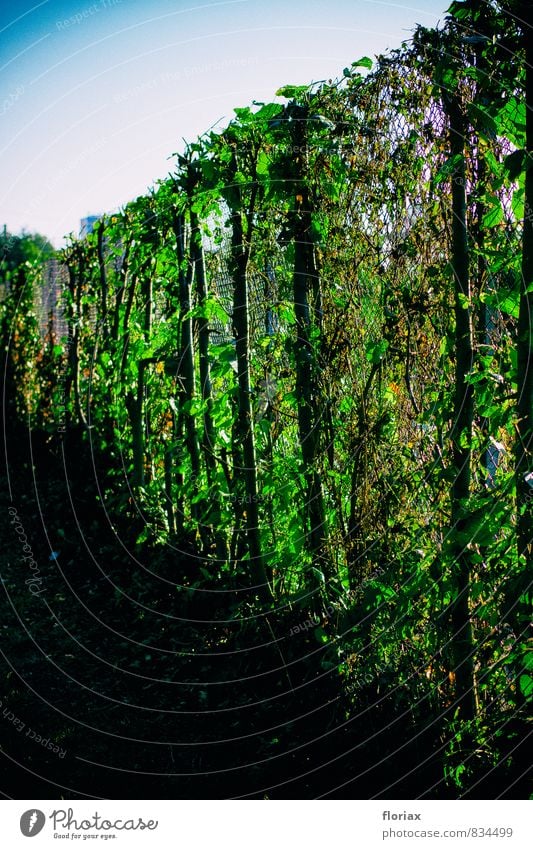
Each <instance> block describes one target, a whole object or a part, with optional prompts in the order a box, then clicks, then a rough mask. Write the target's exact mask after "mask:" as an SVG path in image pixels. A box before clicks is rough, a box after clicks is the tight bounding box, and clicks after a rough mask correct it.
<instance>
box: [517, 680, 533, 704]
mask: <svg viewBox="0 0 533 849" xmlns="http://www.w3.org/2000/svg"><path fill="white" fill-rule="evenodd" d="M520 691H521V693H522V695H523V696H524V698H525V699H528V700H529V699H531V698H532V697H533V678H532V677H531V676H530V675H521V676H520Z"/></svg>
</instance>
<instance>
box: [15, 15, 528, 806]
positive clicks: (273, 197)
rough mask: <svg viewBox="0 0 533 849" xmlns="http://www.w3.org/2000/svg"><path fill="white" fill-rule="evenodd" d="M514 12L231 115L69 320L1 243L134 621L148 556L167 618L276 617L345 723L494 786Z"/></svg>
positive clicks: (507, 611)
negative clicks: (39, 293) (57, 314)
mask: <svg viewBox="0 0 533 849" xmlns="http://www.w3.org/2000/svg"><path fill="white" fill-rule="evenodd" d="M502 7H503V4H497V3H495V2H490V3H489V2H476V0H463V2H454V3H453V4H452V6H451V8H450V15H449V17H448V19H447V21H446V24H445V26H444V27H443V28H442V29H441V30H438V31H437V30H426V29H422V28H419V29H418V30H417V31H416V32H415V34H414V37H413V39H412V40H411V41H410V42H409V43H408V44H405V45H404V46H403V47H402V48H401V49H400V50H398V51H395V52H393V53H391V54H390V55H387V56H384V57H380V58H379V59H378V61H377V62H376V63H375V64H373V63H372V62H371V61H370V60H369V59H368V58H366V57H364V58H362V59H360V60H359V61H357V62H354V63H353V65H352V66H351V67H348V68H345V70H344V73H343V76H342V79H340V80H339V81H335V82H333V81H329V82H324V83H320V84H315V85H311V86H308V87H303V86H286V87H285V88H283V89H281V90H280V91H279V92H278V93H277V95H278V98H277V100H276V101H275V102H272V103H254V104H253V105H252V106H251V107H247V108H238V109H235V117H234V119H233V120H232V121H231V122H230V123H229V125H228V126H227V127H226V128H225V129H224V130H222V131H211V132H209V133H207V134H206V135H205V136H202V137H201V138H200V139H199V140H198V141H196V142H194V143H191V144H189V145H188V146H187V148H186V150H185V151H184V152H183V153H181V154H179V155H177V157H176V169H175V173H173V174H172V175H171V176H170V177H169V178H168V179H167V180H165V181H163V182H161V183H159V184H158V185H157V186H156V187H155V188H154V190H153V191H151V192H150V193H148V194H147V195H146V196H143V197H140V198H137V200H135V201H134V202H132V203H130V204H128V205H127V206H126V207H125V208H124V209H123V210H122V211H121V212H120V213H119V214H116V215H112V216H106V217H104V218H102V219H100V221H99V222H98V224H97V225H96V227H95V230H94V232H93V233H92V234H90V235H89V236H87V237H85V238H83V239H79V240H78V239H72V240H71V242H70V244H69V246H68V247H67V248H66V249H65V250H64V251H62V253H61V256H60V258H59V260H60V263H61V264H62V266H63V268H64V269H66V272H65V274H66V277H65V279H66V284H65V291H64V303H63V308H62V309H63V315H64V320H65V328H66V331H65V334H64V335H63V336H61V334H59V333H58V331H57V330H56V331H55V332H53V333H52V332H51V333H49V334H48V336H47V338H46V339H45V341H44V342H41V341H40V337H39V331H38V327H37V324H36V323H35V322H34V321H33V318H32V312H31V298H32V285H33V286H34V287H38V285H39V268H38V264H37V266H36V265H35V264H34V265H33V266H32V267H33V271H31V270H30V266H28V265H26V264H24V263H22V262H19V263H18V265H17V270H16V271H14V270H13V269H8V268H7V265H6V261H5V259H4V260H2V274H3V275H4V280H7V287H6V289H5V291H6V292H7V293H8V294H7V295H6V296H5V299H4V302H3V306H4V316H5V319H4V325H3V328H4V330H3V339H4V347H5V350H6V351H7V354H6V357H7V359H6V362H7V363H8V364H9V365H8V372H9V373H10V374H12V375H13V378H12V379H15V380H16V381H17V382H18V385H19V392H18V395H16V396H15V395H14V394H13V396H12V397H13V398H15V397H16V401H15V402H14V403H15V406H16V409H13V410H11V413H10V416H11V420H12V423H13V422H14V421H15V420H17V419H18V420H19V421H20V422H22V423H23V424H24V425H25V424H27V417H28V416H30V417H31V427H32V428H33V429H34V431H40V432H42V433H43V434H48V435H49V437H45V438H46V439H48V441H49V442H50V440H51V441H52V444H53V445H54V446H55V448H54V449H53V450H55V452H56V454H55V456H56V458H57V461H58V463H60V464H61V465H62V466H63V467H64V469H65V474H66V477H67V479H68V480H70V479H71V478H75V474H76V473H75V468H74V467H75V466H76V464H77V463H78V462H79V457H81V456H86V457H87V458H90V462H87V465H86V467H84V468H85V469H86V471H85V474H86V475H87V477H86V478H85V480H84V487H85V488H86V492H85V499H86V502H85V516H86V519H85V518H84V516H83V515H81V514H80V516H79V517H78V518H77V520H76V521H77V522H79V521H81V523H82V526H83V529H82V536H84V537H85V539H86V540H87V539H91V540H95V539H96V538H97V534H98V526H99V523H100V524H101V525H104V524H105V527H106V533H107V532H108V531H109V530H110V529H111V530H112V534H114V535H115V538H116V540H117V541H116V543H115V552H116V549H117V548H119V547H120V545H122V547H123V548H124V550H125V551H129V555H128V559H130V558H134V559H132V560H131V562H130V564H129V567H128V568H129V570H130V574H129V578H128V581H129V582H130V583H131V582H132V581H133V584H132V587H133V588H130V589H129V590H128V592H130V593H131V592H133V594H134V595H135V598H136V599H137V600H138V602H139V605H140V606H139V607H138V608H137V614H136V615H138V616H139V617H141V618H142V617H143V616H144V611H145V605H148V608H150V609H152V603H151V602H152V601H153V599H151V597H150V592H149V591H148V590H146V587H145V589H144V590H143V586H142V580H143V576H142V574H140V573H139V574H140V577H139V576H137V579H136V580H133V578H132V577H131V572H132V570H133V571H135V570H137V569H138V568H139V567H138V565H137V564H138V563H139V561H142V564H143V565H142V570H141V572H143V571H144V570H153V571H152V572H151V574H154V573H155V574H156V575H159V576H162V575H164V576H165V577H164V578H163V580H165V581H166V583H167V584H168V588H169V593H170V597H171V602H170V604H171V606H170V608H168V607H163V608H161V607H160V608H159V611H160V612H161V611H168V610H172V611H174V613H176V611H177V618H178V619H184V620H186V621H190V622H204V623H205V625H204V628H205V630H206V631H208V632H210V633H211V632H212V634H213V636H212V638H209V639H212V645H215V644H217V645H218V646H219V648H220V647H223V646H224V644H227V645H228V646H230V645H233V642H232V641H233V640H237V643H236V645H237V648H238V650H240V651H241V652H242V651H243V650H244V649H243V647H244V646H247V645H251V644H252V643H253V639H252V637H251V636H250V629H252V628H253V627H254V623H255V627H256V629H257V633H263V632H264V629H266V626H267V625H268V628H269V629H270V630H271V633H272V639H273V641H274V643H275V644H277V643H278V636H279V635H280V634H284V637H283V640H281V642H280V647H279V653H280V657H281V659H282V661H283V664H284V668H286V669H287V674H288V678H289V681H291V677H290V676H291V672H290V666H291V663H292V662H293V661H292V660H291V661H288V658H292V657H293V656H294V653H296V654H298V652H300V655H299V656H301V657H305V658H306V659H307V662H309V663H312V664H314V666H313V678H312V683H313V686H314V688H315V689H316V690H317V694H316V698H317V699H318V698H319V696H320V692H323V693H324V694H326V695H325V696H324V699H325V700H326V699H327V698H329V696H327V693H330V692H334V693H335V694H336V695H335V698H338V695H339V693H340V694H341V700H342V709H341V711H340V713H338V714H336V717H335V722H336V723H337V725H339V724H340V723H341V722H345V723H348V724H349V723H350V722H352V721H353V722H354V723H355V724H357V723H358V722H363V723H364V722H365V721H366V720H365V719H364V718H363V719H359V720H358V719H357V716H358V715H360V714H366V715H368V712H370V713H371V712H372V711H373V710H374V711H378V712H379V711H385V713H384V716H385V718H386V721H387V723H391V724H392V725H394V723H395V722H400V724H402V723H403V725H405V724H406V723H408V727H409V731H408V732H407V733H408V734H410V735H411V736H412V737H416V735H417V734H420V735H422V737H421V739H424V740H425V737H424V736H423V735H424V734H427V733H429V732H428V729H429V731H430V736H431V735H433V736H432V737H431V740H432V742H431V744H430V743H427V742H424V746H427V747H429V748H427V749H424V747H423V746H422V754H420V755H419V762H420V763H423V762H424V759H425V758H426V756H427V757H428V758H429V757H432V758H435V757H437V758H438V763H439V764H440V766H439V769H441V770H442V771H441V775H440V779H439V780H441V781H442V783H443V784H442V786H446V787H447V788H448V789H447V791H446V792H448V793H451V794H452V795H453V794H457V795H460V794H463V793H464V794H467V793H470V794H471V795H472V796H474V797H475V796H476V794H477V793H478V792H479V793H482V792H488V793H490V792H491V790H490V787H492V786H494V787H496V788H497V789H498V792H504V790H505V789H506V788H507V787H512V786H514V785H515V782H517V783H516V786H515V790H514V791H509V792H511V793H512V792H517V793H518V794H520V793H523V792H524V789H523V784H522V783H521V779H522V775H521V769H522V768H521V767H519V766H517V765H516V763H515V760H514V756H513V751H514V750H515V749H516V747H517V745H518V743H519V742H520V739H521V737H522V736H523V735H524V730H525V728H526V718H527V705H528V702H529V703H530V701H531V694H532V690H533V681H532V674H531V654H528V652H527V627H528V624H529V619H530V597H529V595H528V593H529V589H530V571H529V567H530V566H531V561H532V555H533V456H532V455H533V365H532V363H533V329H532V323H531V315H532V310H533V254H532V251H533V212H532V210H533V197H532V185H533V171H532V170H531V169H530V168H529V166H530V161H531V150H532V144H533V138H532V125H531V121H532V117H531V116H532V113H531V108H532V104H531V97H532V81H531V72H530V68H531V65H532V64H533V58H532V56H531V49H532V48H531V46H530V41H531V40H530V41H529V42H528V40H527V35H528V32H527V31H528V26H527V24H523V23H522V22H521V19H520V9H519V7H518V6H516V7H515V6H513V7H511V5H510V4H508V5H507V6H506V7H505V9H504V10H503V11H502ZM526 11H527V10H526ZM511 12H513V13H515V14H511ZM526 20H527V18H526ZM526 51H527V55H526ZM528 63H529V64H528ZM526 67H527V69H528V70H527V73H526ZM526 104H528V106H529V109H526ZM32 274H33V277H32ZM13 275H15V276H13ZM15 281H16V282H15ZM32 281H33V282H32ZM21 287H22V289H21ZM19 289H21V291H22V290H23V291H22V294H19ZM10 298H11V299H13V298H15V299H16V298H19V300H18V301H17V306H16V308H15V307H12V306H9V304H8V301H9V299H10ZM21 315H23V316H24V321H21V318H20V317H21ZM13 328H15V329H14V330H13ZM21 333H24V334H25V339H24V343H23V351H24V356H23V355H22V348H21V346H20V344H19V335H20V334H21ZM9 370H11V371H9ZM12 450H13V449H12V447H10V446H9V445H8V457H9V453H10V451H12ZM71 482H72V481H71ZM89 501H91V503H92V504H93V508H90V507H88V506H87V505H88V502H89ZM96 503H97V504H98V505H99V509H100V513H94V512H93V513H91V509H93V510H94V504H96ZM92 517H95V518H92ZM54 521H55V520H52V525H53V527H54V532H55V533H56V534H59V538H62V542H61V544H60V545H59V548H60V549H64V548H66V550H68V544H69V538H70V541H71V542H72V536H73V535H74V533H75V531H74V530H73V528H72V527H71V528H69V527H68V524H67V522H66V521H65V519H64V518H62V519H58V520H57V521H55V524H54ZM84 521H85V525H84V524H83V523H84ZM91 522H93V525H91ZM72 524H73V523H72ZM102 533H103V532H102ZM56 538H57V537H56ZM119 540H120V542H119ZM52 544H53V545H55V543H52ZM91 544H92V543H91ZM112 550H113V543H109V548H108V556H109V557H110V558H111V559H113V557H114V556H115V555H114V554H110V553H109V552H111V551H112ZM121 556H122V558H123V559H124V557H125V556H126V555H125V554H124V552H122V555H121ZM137 558H138V560H137ZM124 580H125V579H124V573H123V572H121V577H120V579H118V582H119V586H118V588H117V585H116V584H115V593H118V595H119V596H120V593H121V591H122V590H123V589H124V587H125V586H126V585H127V586H128V587H130V583H127V584H126V583H121V582H123V581H124ZM121 588H122V590H121ZM117 603H118V602H117ZM161 615H162V616H167V615H168V613H165V612H162V614H161ZM207 623H210V624H207ZM224 623H230V626H229V627H233V625H235V624H236V625H237V626H238V628H237V630H238V633H239V634H240V636H239V637H235V635H234V633H233V632H232V633H233V636H228V634H227V633H225V632H224ZM265 623H266V624H265ZM171 625H172V623H171ZM125 627H126V628H131V623H130V625H126V626H125ZM157 627H159V626H157ZM169 627H170V626H169ZM287 629H289V632H288V636H287ZM224 634H225V635H224ZM274 634H275V635H276V636H274ZM153 636H154V635H152V637H153ZM304 636H305V644H304V642H303V641H302V638H303V637H304ZM297 638H298V639H300V642H298V639H297ZM154 639H155V637H154ZM239 640H240V641H241V642H240V643H239ZM206 641H208V638H206ZM291 641H292V644H291ZM206 644H207V643H206ZM288 644H291V645H292V647H289V645H288ZM296 645H298V646H301V650H300V648H294V646H296ZM284 653H285V654H284ZM310 659H311V660H310ZM228 662H229V661H228ZM286 662H288V666H287V667H285V664H286ZM278 663H279V657H278ZM282 674H283V675H284V674H285V673H284V672H283V673H282V672H280V677H281V675H282ZM291 686H292V683H291ZM321 688H322V690H321ZM264 697H265V698H268V696H264ZM390 704H392V705H394V707H390V708H388V707H387V708H384V705H385V706H387V705H390ZM309 710H310V711H311V712H312V709H311V707H310V708H309ZM387 711H388V712H387ZM403 725H402V727H403ZM272 733H273V732H271V733H270V737H272ZM228 736H229V735H228ZM280 736H281V733H280V734H278V735H274V737H272V739H270V740H269V743H268V746H267V749H266V752H267V756H268V757H270V758H271V757H272V756H273V752H277V751H278V750H277V749H276V746H278V747H279V746H280V745H281V744H280V743H279V737H280ZM362 736H363V737H364V734H362ZM321 757H325V755H324V753H322V754H321ZM414 763H415V765H416V763H417V761H416V759H415V761H414ZM517 763H518V761H517ZM487 777H488V778H487ZM401 780H402V773H401V769H400V768H399V767H398V768H397V771H396V773H393V774H392V776H391V785H390V790H389V795H392V797H394V796H398V795H400V794H401ZM492 780H494V784H493V785H491V783H490V782H491V781H492ZM424 781H426V779H424ZM487 781H488V785H487V784H486V783H487ZM398 782H400V784H399V783H398ZM483 782H485V785H483V786H488V787H489V789H488V790H483V791H482V790H480V787H481V785H482V783H483ZM330 786H331V787H333V786H334V780H332V782H331V783H330ZM410 786H414V788H415V790H416V791H417V792H419V793H420V794H422V793H424V792H427V793H430V794H431V787H430V786H429V784H427V783H426V784H422V785H420V786H417V785H416V783H415V785H410ZM435 786H436V787H437V790H435V791H434V792H441V793H442V792H443V791H442V787H441V789H440V790H438V781H437V784H436V785H435ZM376 792H377V791H376ZM413 792H414V791H413Z"/></svg>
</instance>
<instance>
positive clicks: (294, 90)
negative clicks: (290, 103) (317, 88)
mask: <svg viewBox="0 0 533 849" xmlns="http://www.w3.org/2000/svg"><path fill="white" fill-rule="evenodd" d="M307 91H309V86H307V85H284V86H282V87H281V88H278V90H277V92H276V97H286V98H287V99H288V100H299V98H301V96H302V95H303V94H305V93H306V92H307Z"/></svg>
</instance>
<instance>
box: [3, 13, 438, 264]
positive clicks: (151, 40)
mask: <svg viewBox="0 0 533 849" xmlns="http://www.w3.org/2000/svg"><path fill="white" fill-rule="evenodd" d="M448 5H449V2H446V0H412V2H411V3H410V4H402V3H400V2H396V0H392V2H383V1H382V0H380V2H378V0H305V2H304V1H303V0H292V2H291V0H227V2H226V1H225V0H219V2H211V3H209V2H202V0H38V2H35V0H33V2H32V0H29V1H28V2H25V0H15V2H12V3H10V4H1V10H0V127H1V134H0V210H1V214H0V224H3V223H6V224H7V226H8V229H10V230H11V231H12V232H18V231H19V230H20V229H21V228H23V227H24V228H26V229H27V230H30V231H38V232H41V233H43V234H44V235H46V236H48V237H49V238H50V239H51V240H52V241H53V242H54V244H55V245H56V246H58V247H59V246H60V245H61V243H62V239H63V236H64V235H65V234H67V233H69V232H76V233H77V232H78V228H79V219H80V218H81V217H83V216H85V215H89V214H98V213H100V212H105V211H112V210H115V209H117V208H118V207H119V206H120V205H122V204H124V203H126V202H127V201H128V200H131V199H132V198H134V197H136V196H137V195H139V194H142V193H143V192H144V191H145V190H146V188H147V187H148V186H149V185H151V184H152V183H153V182H154V181H155V180H156V179H157V178H160V177H164V176H165V175H166V174H168V172H169V171H171V170H172V167H173V165H172V159H171V158H170V156H171V154H172V153H173V152H174V151H177V150H180V149H181V148H182V147H183V139H184V138H185V139H186V140H187V141H193V140H194V139H195V138H196V137H197V136H198V135H199V134H201V133H202V132H204V131H205V130H207V129H208V128H209V127H211V126H212V125H213V124H215V123H217V122H219V121H220V122H221V124H220V125H221V126H223V124H224V123H225V122H227V121H228V120H229V119H230V118H231V114H232V110H233V107H235V106H244V105H247V104H249V103H251V101H252V100H260V101H263V100H271V99H273V95H274V92H275V91H276V89H277V88H279V87H280V86H281V85H283V84H285V83H295V84H303V83H308V82H310V81H311V80H321V79H328V78H331V77H337V76H339V75H340V74H341V73H342V69H343V68H344V67H345V66H346V65H349V64H351V62H353V61H354V60H356V59H358V58H360V57H361V56H363V55H367V56H370V57H373V56H374V55H375V54H376V53H380V52H384V51H386V50H387V49H388V48H391V47H398V46H399V45H400V43H401V42H402V41H403V40H405V39H408V38H409V36H410V32H411V30H412V29H413V27H414V26H415V24H416V23H421V24H424V25H426V26H432V25H434V24H436V23H437V21H438V20H442V19H443V18H444V14H445V10H446V8H447V6H448Z"/></svg>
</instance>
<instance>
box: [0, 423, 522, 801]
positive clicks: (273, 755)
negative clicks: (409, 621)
mask: <svg viewBox="0 0 533 849" xmlns="http://www.w3.org/2000/svg"><path fill="white" fill-rule="evenodd" d="M10 444H11V446H13V445H16V455H15V452H14V451H13V450H11V451H10V454H9V467H8V469H7V471H6V470H5V468H4V477H3V480H2V487H1V489H2V505H1V510H0V527H1V529H2V539H3V547H2V555H1V578H2V582H3V591H2V593H1V606H2V608H1V619H0V633H1V643H0V648H1V652H0V664H1V667H2V687H1V689H0V700H1V705H0V746H1V751H0V791H1V792H2V793H3V794H4V795H5V796H7V797H11V798H40V799H58V798H68V799H76V798H91V797H96V798H111V799H113V798H131V799H137V798H143V799H145V798H153V799H159V798H161V799H174V798H176V799H187V798H190V799H195V798H203V799H210V798H212V799H214V798H234V797H246V798H270V799H277V798H281V799H290V798H306V799H309V798H316V797H321V796H327V797H328V798H354V799H367V798H374V797H376V798H384V799H385V798H391V799H402V798H403V799H414V798H418V797H425V798H449V797H450V796H451V794H452V791H451V790H450V789H448V788H447V786H446V784H445V782H444V779H443V775H444V773H443V751H442V745H443V744H442V740H441V734H442V728H441V721H442V718H441V717H439V716H434V715H432V712H431V710H430V708H429V706H427V707H425V706H424V705H421V706H419V707H418V708H417V710H416V713H415V712H414V711H413V710H411V709H410V706H408V705H407V706H406V704H405V703H404V702H402V700H401V699H398V698H397V697H395V696H394V694H393V693H391V694H389V695H387V688H386V687H384V686H383V682H381V684H380V681H379V680H371V681H370V683H367V684H366V685H365V686H364V687H362V688H360V689H359V691H358V692H357V693H356V694H355V695H354V693H353V692H351V693H350V695H349V694H348V692H347V690H346V684H345V682H344V681H343V680H342V679H341V678H340V677H339V674H338V672H337V668H336V667H334V668H333V669H332V668H330V666H328V664H324V662H323V661H324V654H323V651H322V649H321V648H320V646H319V645H318V644H317V641H316V639H315V638H314V636H313V630H312V629H307V630H302V631H300V633H299V634H296V635H293V636H291V635H290V634H289V632H290V630H291V628H293V626H294V625H296V624H298V620H299V619H300V621H301V616H302V614H301V612H300V613H299V614H297V613H295V612H294V611H292V612H290V611H282V612H269V613H268V614H265V613H260V612H259V613H258V610H257V608H256V609H254V608H253V607H252V606H251V604H250V603H248V602H246V600H245V598H244V597H243V596H242V594H239V593H238V592H237V591H227V592H223V591H221V590H220V589H219V588H217V587H216V585H215V586H213V587H212V588H211V589H210V588H209V586H208V585H207V584H206V588H205V590H204V591H202V592H196V593H194V594H191V593H190V592H189V593H187V592H186V591H185V590H184V589H183V588H180V587H182V585H183V584H186V583H187V582H188V581H189V580H190V577H191V575H192V574H193V573H194V570H197V569H198V563H197V562H195V558H194V552H192V551H191V552H189V553H188V554H185V553H183V552H181V553H180V552H179V551H172V550H171V549H168V548H165V549H163V548H157V547H150V546H148V544H146V545H145V546H144V547H142V548H141V547H139V546H136V545H135V538H136V537H137V535H138V528H136V527H135V526H134V525H135V523H132V522H128V521H126V520H123V523H122V526H120V527H117V523H116V522H115V526H116V527H115V530H112V528H111V526H110V523H109V520H108V518H107V516H106V514H105V512H104V510H103V509H102V507H101V504H99V502H98V500H97V495H98V491H97V486H96V481H97V480H99V481H101V480H102V475H103V474H105V469H103V468H102V469H98V468H97V469H96V475H95V469H94V468H93V463H92V459H91V457H90V454H88V452H87V451H86V450H85V451H84V450H83V449H82V448H81V446H77V445H76V444H75V443H72V442H71V444H69V443H68V439H67V440H66V441H60V440H56V441H55V442H50V441H49V440H48V439H47V438H46V436H45V434H42V433H39V432H34V433H32V434H31V437H30V436H29V435H28V433H23V432H21V433H18V434H11V436H10ZM10 506H13V507H14V508H15V509H16V510H17V516H18V518H19V521H20V524H21V525H22V527H23V528H24V533H25V535H26V538H27V540H28V544H29V546H30V548H31V555H30V556H33V559H34V561H35V563H36V564H37V566H38V570H39V571H38V575H37V577H39V578H40V582H39V583H38V584H34V585H33V587H34V590H36V589H37V588H38V589H39V593H38V594H35V595H32V593H31V592H30V591H29V585H28V584H27V583H25V581H26V580H27V578H28V577H29V576H31V571H30V569H29V567H28V561H24V560H23V559H22V558H23V557H24V554H25V553H24V551H23V548H22V543H21V541H20V539H19V536H17V533H16V532H15V531H14V528H13V526H12V524H11V518H12V516H11V515H10V514H9V513H8V508H9V507H10ZM116 531H118V533H117V532H116ZM52 552H56V553H57V554H55V555H53V554H52ZM26 555H27V552H26ZM34 571H35V569H34ZM232 620H233V621H232ZM235 620H236V621H235ZM519 734H522V731H521V729H517V732H516V734H515V735H514V737H513V735H511V737H513V739H515V743H514V745H517V743H518V744H519V743H520V739H518V740H517V739H516V738H517V735H519ZM47 741H50V746H49V747H48V745H47ZM509 745H510V746H511V744H509ZM53 747H56V749H59V751H54V750H53ZM525 752H526V749H525V748H524V747H521V746H520V745H519V746H518V749H517V750H516V752H515V753H514V761H513V768H512V770H511V772H510V771H509V767H508V766H506V768H505V769H503V767H502V769H501V770H498V769H497V770H495V771H493V773H492V774H491V775H488V776H487V777H486V779H485V780H482V781H481V782H480V783H478V784H477V786H476V788H475V789H473V790H472V793H471V795H472V796H473V797H474V798H494V797H495V796H497V795H499V794H500V793H504V794H505V795H507V796H508V797H509V798H523V797H524V795H525V787H524V784H523V780H522V779H521V778H520V776H521V775H522V774H523V773H524V771H525V768H526V763H527V761H526V753H525Z"/></svg>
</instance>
